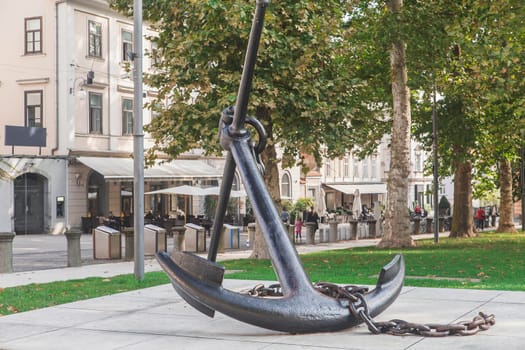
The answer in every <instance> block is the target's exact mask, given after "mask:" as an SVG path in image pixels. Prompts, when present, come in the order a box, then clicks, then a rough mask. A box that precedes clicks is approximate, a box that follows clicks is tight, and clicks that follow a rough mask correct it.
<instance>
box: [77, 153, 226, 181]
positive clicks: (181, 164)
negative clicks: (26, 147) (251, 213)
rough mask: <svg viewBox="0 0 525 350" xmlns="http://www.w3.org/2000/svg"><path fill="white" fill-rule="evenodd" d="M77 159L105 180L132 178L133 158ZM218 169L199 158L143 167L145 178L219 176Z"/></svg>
mask: <svg viewBox="0 0 525 350" xmlns="http://www.w3.org/2000/svg"><path fill="white" fill-rule="evenodd" d="M77 160H78V161H79V162H81V163H82V164H84V165H86V166H88V167H89V168H91V169H93V170H95V171H96V172H97V173H100V174H101V175H102V176H104V179H106V180H131V179H133V168H134V167H133V159H131V158H108V157H78V158H77ZM220 177H222V172H221V171H220V170H219V169H215V168H214V167H212V166H210V165H208V164H206V163H204V162H201V161H199V160H186V159H177V160H173V161H171V162H169V163H162V164H157V165H155V166H152V167H149V168H144V178H145V179H149V180H151V179H174V178H179V179H180V178H220Z"/></svg>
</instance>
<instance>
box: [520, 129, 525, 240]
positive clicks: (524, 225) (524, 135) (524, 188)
mask: <svg viewBox="0 0 525 350" xmlns="http://www.w3.org/2000/svg"><path fill="white" fill-rule="evenodd" d="M520 187H521V230H522V231H525V130H521V169H520Z"/></svg>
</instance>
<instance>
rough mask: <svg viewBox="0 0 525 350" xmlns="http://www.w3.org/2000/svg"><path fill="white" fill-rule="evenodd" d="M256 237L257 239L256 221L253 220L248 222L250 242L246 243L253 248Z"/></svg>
mask: <svg viewBox="0 0 525 350" xmlns="http://www.w3.org/2000/svg"><path fill="white" fill-rule="evenodd" d="M254 239H255V222H251V223H249V224H248V242H246V245H248V246H250V247H252V248H253V241H254Z"/></svg>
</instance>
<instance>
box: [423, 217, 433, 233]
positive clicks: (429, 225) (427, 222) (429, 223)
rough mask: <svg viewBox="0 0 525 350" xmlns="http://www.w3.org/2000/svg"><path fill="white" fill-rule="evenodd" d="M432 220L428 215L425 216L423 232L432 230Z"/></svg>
mask: <svg viewBox="0 0 525 350" xmlns="http://www.w3.org/2000/svg"><path fill="white" fill-rule="evenodd" d="M432 222H433V219H432V218H431V217H430V216H427V218H426V219H425V225H426V227H425V233H432V232H434V230H433V229H432Z"/></svg>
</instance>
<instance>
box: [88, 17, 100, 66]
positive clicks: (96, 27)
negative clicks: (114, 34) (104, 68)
mask: <svg viewBox="0 0 525 350" xmlns="http://www.w3.org/2000/svg"><path fill="white" fill-rule="evenodd" d="M88 27H89V28H88V30H89V40H88V41H89V48H88V56H91V57H99V58H101V57H102V24H100V23H97V22H93V21H89V22H88Z"/></svg>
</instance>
